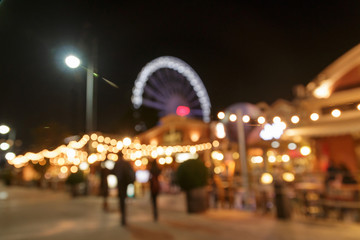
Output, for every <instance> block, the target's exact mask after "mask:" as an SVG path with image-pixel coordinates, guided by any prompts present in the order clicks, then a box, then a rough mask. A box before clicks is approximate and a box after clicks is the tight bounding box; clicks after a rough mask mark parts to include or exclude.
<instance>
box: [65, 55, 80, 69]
mask: <svg viewBox="0 0 360 240" xmlns="http://www.w3.org/2000/svg"><path fill="white" fill-rule="evenodd" d="M65 63H66V65H67V66H68V67H69V68H77V67H79V66H80V59H79V58H77V57H75V56H73V55H70V56H67V57H66V58H65Z"/></svg>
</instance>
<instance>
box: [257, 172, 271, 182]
mask: <svg viewBox="0 0 360 240" xmlns="http://www.w3.org/2000/svg"><path fill="white" fill-rule="evenodd" d="M273 180H274V178H273V176H272V175H271V174H270V173H263V174H262V175H261V178H260V181H261V183H262V184H270V183H272V182H273Z"/></svg>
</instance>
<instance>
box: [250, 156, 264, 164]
mask: <svg viewBox="0 0 360 240" xmlns="http://www.w3.org/2000/svg"><path fill="white" fill-rule="evenodd" d="M263 161H264V159H263V157H262V156H253V157H252V158H251V162H252V163H262V162H263Z"/></svg>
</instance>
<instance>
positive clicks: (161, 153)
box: [156, 147, 165, 155]
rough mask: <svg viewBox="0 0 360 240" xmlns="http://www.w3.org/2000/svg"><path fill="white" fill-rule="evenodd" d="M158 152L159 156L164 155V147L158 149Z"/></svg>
mask: <svg viewBox="0 0 360 240" xmlns="http://www.w3.org/2000/svg"><path fill="white" fill-rule="evenodd" d="M156 152H157V154H158V155H164V152H165V151H164V148H162V147H157V149H156Z"/></svg>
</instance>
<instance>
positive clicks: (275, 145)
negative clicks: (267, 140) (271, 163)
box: [271, 141, 280, 148]
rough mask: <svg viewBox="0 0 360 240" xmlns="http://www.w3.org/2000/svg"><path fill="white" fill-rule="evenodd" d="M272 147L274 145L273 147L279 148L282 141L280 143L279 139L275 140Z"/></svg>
mask: <svg viewBox="0 0 360 240" xmlns="http://www.w3.org/2000/svg"><path fill="white" fill-rule="evenodd" d="M271 147H273V148H278V147H280V143H279V142H278V141H273V142H272V143H271Z"/></svg>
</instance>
